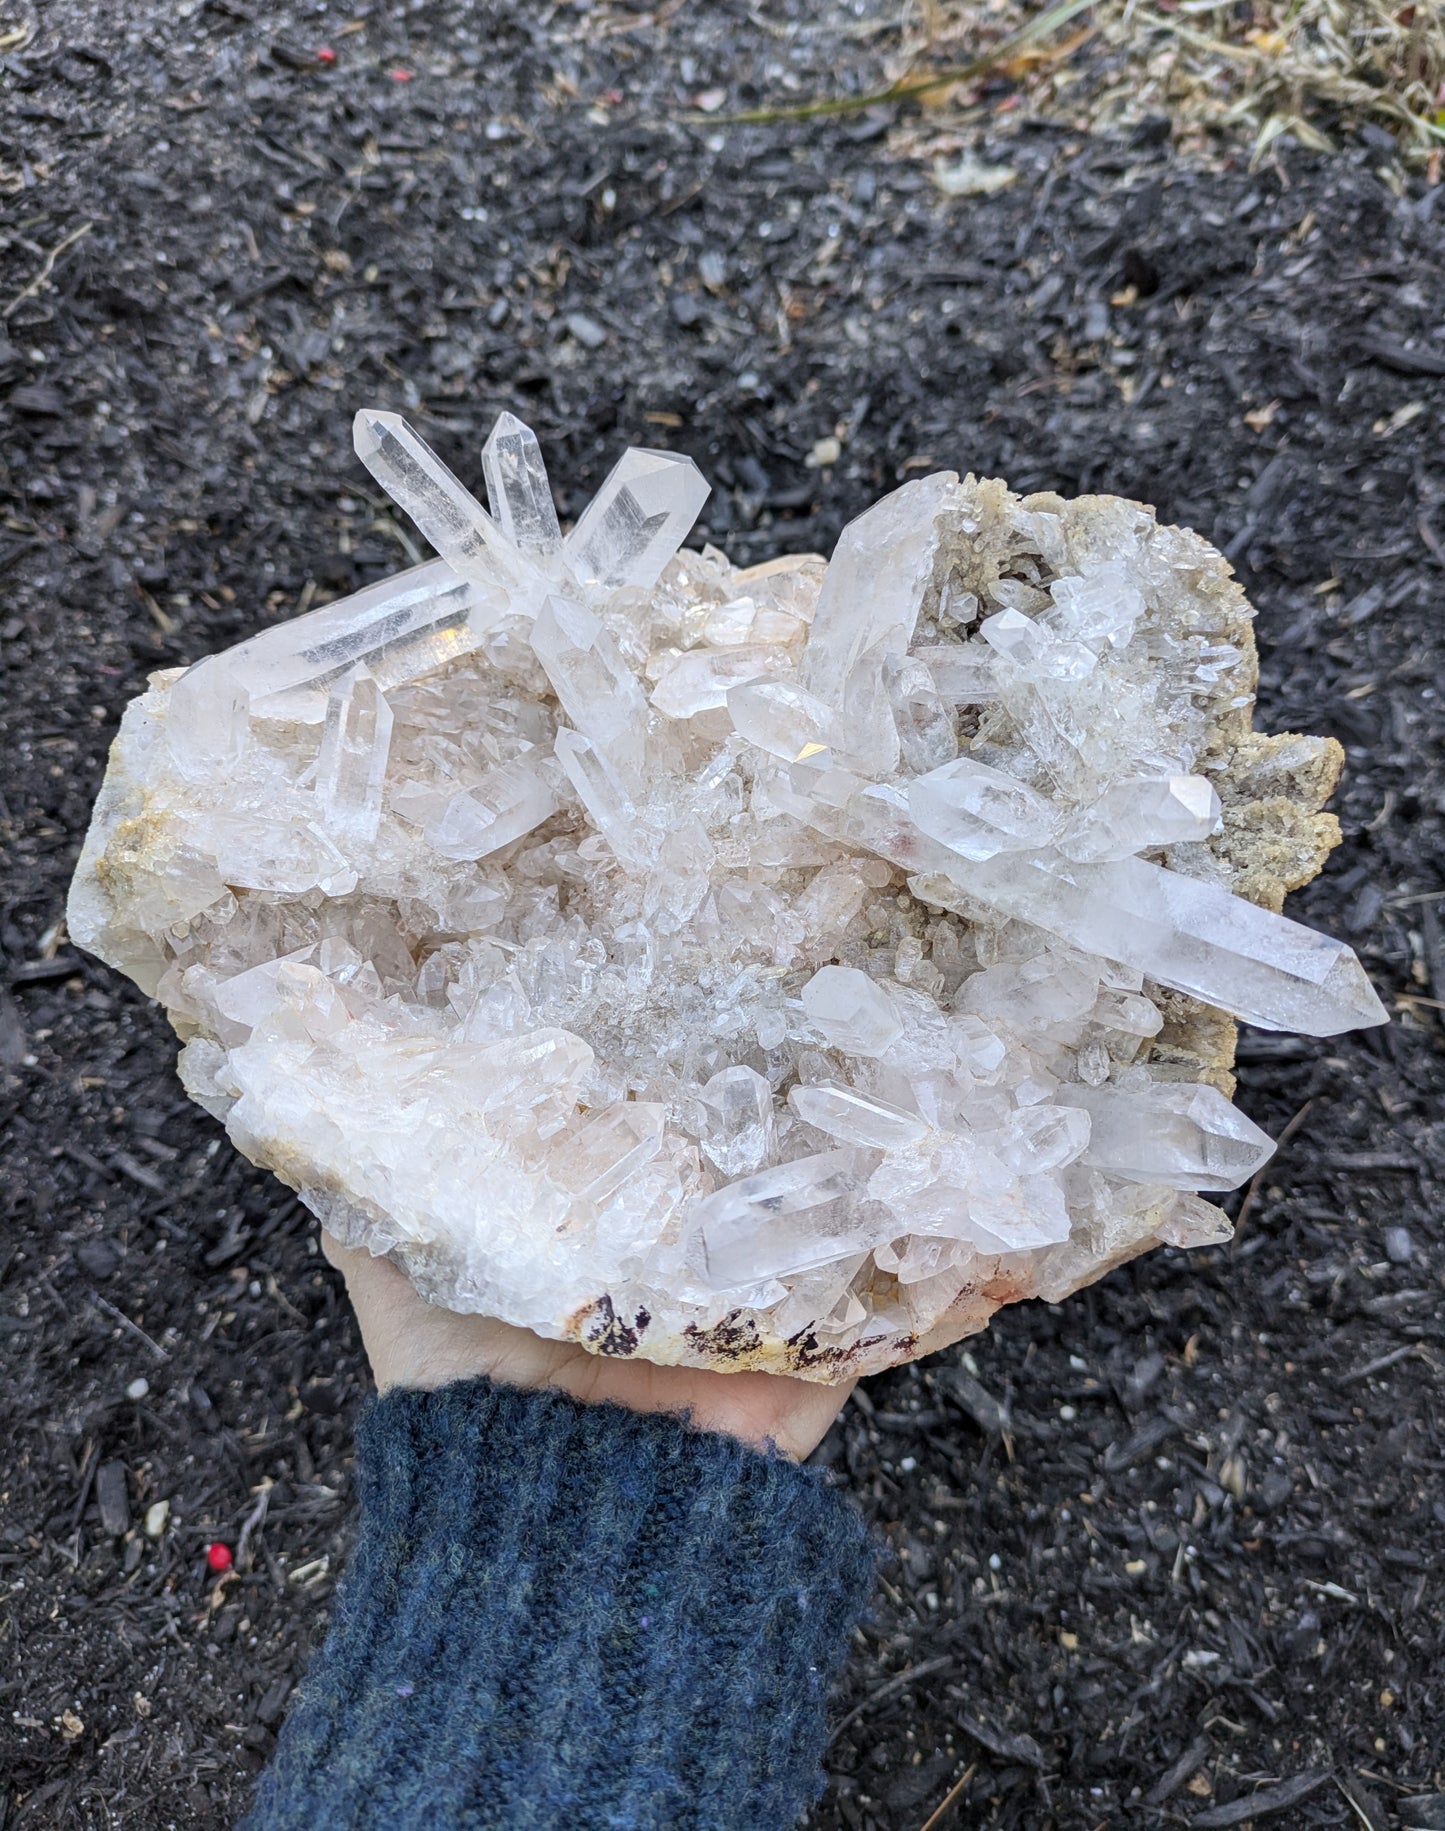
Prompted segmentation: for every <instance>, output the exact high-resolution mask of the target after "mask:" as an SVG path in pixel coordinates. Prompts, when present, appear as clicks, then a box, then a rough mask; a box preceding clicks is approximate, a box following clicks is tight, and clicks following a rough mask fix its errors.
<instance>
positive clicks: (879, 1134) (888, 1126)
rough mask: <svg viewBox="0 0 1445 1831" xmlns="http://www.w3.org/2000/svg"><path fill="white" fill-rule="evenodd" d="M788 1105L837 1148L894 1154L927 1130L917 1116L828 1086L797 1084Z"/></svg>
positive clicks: (834, 1086) (865, 1096)
mask: <svg viewBox="0 0 1445 1831" xmlns="http://www.w3.org/2000/svg"><path fill="white" fill-rule="evenodd" d="M788 1105H789V1106H791V1107H792V1109H793V1111H794V1112H795V1113H796V1114H797V1115H798V1117H799V1118H800V1119H802V1120H803V1121H804V1122H805V1123H806V1124H808V1125H815V1126H816V1127H817V1128H818V1130H819V1131H820V1132H827V1133H828V1134H829V1135H830V1136H831V1137H833V1138H836V1139H837V1140H838V1141H839V1143H840V1144H856V1145H859V1146H862V1147H864V1148H866V1149H877V1150H884V1151H888V1150H893V1149H894V1148H895V1147H897V1146H898V1145H903V1144H912V1143H914V1142H915V1141H916V1140H917V1139H919V1138H921V1137H922V1136H923V1135H924V1133H925V1132H926V1131H927V1130H928V1123H927V1121H926V1120H924V1119H921V1118H920V1117H919V1116H918V1114H917V1113H910V1112H905V1111H904V1109H903V1108H902V1107H899V1106H890V1105H889V1104H888V1103H887V1101H885V1100H876V1099H870V1098H869V1096H868V1095H867V1094H862V1093H859V1092H858V1090H857V1089H856V1088H853V1087H840V1086H836V1085H833V1084H830V1083H827V1082H824V1083H822V1084H820V1085H818V1086H813V1087H807V1086H804V1085H802V1084H801V1083H799V1085H798V1086H796V1087H794V1088H793V1089H792V1091H791V1092H790V1093H789V1095H788Z"/></svg>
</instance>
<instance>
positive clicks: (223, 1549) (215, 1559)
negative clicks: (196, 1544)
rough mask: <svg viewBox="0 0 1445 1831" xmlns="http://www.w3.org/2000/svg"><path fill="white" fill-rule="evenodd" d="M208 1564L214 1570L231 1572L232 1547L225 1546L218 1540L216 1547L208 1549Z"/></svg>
mask: <svg viewBox="0 0 1445 1831" xmlns="http://www.w3.org/2000/svg"><path fill="white" fill-rule="evenodd" d="M206 1562H207V1563H208V1564H209V1565H210V1567H211V1569H212V1570H229V1569H230V1568H231V1547H230V1546H229V1545H223V1544H222V1543H221V1541H220V1540H219V1539H217V1540H216V1542H215V1544H214V1545H207V1547H206Z"/></svg>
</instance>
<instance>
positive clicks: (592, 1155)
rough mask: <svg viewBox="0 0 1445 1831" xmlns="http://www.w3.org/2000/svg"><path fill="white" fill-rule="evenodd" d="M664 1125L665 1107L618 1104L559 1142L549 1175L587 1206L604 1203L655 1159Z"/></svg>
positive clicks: (632, 1102)
mask: <svg viewBox="0 0 1445 1831" xmlns="http://www.w3.org/2000/svg"><path fill="white" fill-rule="evenodd" d="M666 1125H667V1108H666V1107H665V1106H662V1105H660V1104H659V1103H657V1102H655V1101H647V1100H619V1101H618V1102H617V1103H616V1104H615V1105H613V1106H609V1107H606V1108H605V1109H604V1110H603V1111H602V1112H600V1113H596V1114H595V1115H594V1116H593V1117H592V1118H590V1119H589V1120H588V1121H587V1123H586V1124H585V1125H584V1126H582V1127H581V1129H580V1130H578V1131H576V1132H573V1133H571V1134H569V1135H568V1136H567V1137H566V1138H565V1139H563V1140H560V1141H559V1142H558V1143H557V1144H556V1145H555V1146H554V1148H553V1151H552V1154H551V1156H550V1158H549V1159H548V1163H547V1172H548V1174H549V1175H550V1176H551V1177H552V1179H553V1181H555V1182H559V1183H561V1184H562V1186H563V1187H564V1188H566V1189H570V1190H572V1191H573V1192H574V1193H575V1194H577V1195H579V1196H581V1198H582V1199H583V1201H588V1202H605V1201H607V1200H608V1199H609V1198H610V1197H611V1196H613V1195H615V1194H616V1193H617V1191H618V1190H619V1189H620V1188H621V1187H622V1185H623V1184H624V1183H625V1182H627V1181H628V1179H629V1178H630V1177H632V1176H635V1175H636V1174H637V1172H638V1171H639V1170H641V1169H643V1168H645V1167H646V1165H648V1164H650V1163H651V1162H652V1160H653V1158H654V1157H656V1156H657V1153H658V1152H659V1151H660V1150H661V1149H662V1141H663V1138H664V1136H665V1133H666Z"/></svg>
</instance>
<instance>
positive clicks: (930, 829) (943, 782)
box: [908, 757, 1059, 859]
mask: <svg viewBox="0 0 1445 1831" xmlns="http://www.w3.org/2000/svg"><path fill="white" fill-rule="evenodd" d="M908 811H909V813H910V814H911V815H912V816H913V820H914V822H915V824H916V825H917V827H918V829H919V831H920V832H921V833H925V834H927V835H928V837H929V838H930V839H936V840H938V841H939V843H940V844H942V845H945V846H947V847H948V848H949V850H950V851H953V852H957V853H958V854H959V855H960V856H961V857H963V858H971V859H983V858H992V857H993V856H994V855H995V854H996V853H999V852H1020V851H1027V850H1030V849H1032V848H1034V847H1036V846H1045V845H1047V844H1048V843H1049V841H1050V840H1051V839H1052V838H1053V836H1054V834H1055V833H1056V832H1057V831H1058V826H1059V814H1058V810H1057V809H1056V808H1055V807H1054V804H1053V803H1052V802H1051V801H1049V800H1047V799H1046V798H1045V797H1044V796H1043V795H1041V794H1039V793H1038V791H1037V790H1036V789H1032V788H1030V787H1029V785H1028V784H1027V783H1026V782H1020V781H1019V780H1018V779H1017V778H1016V777H1014V776H1010V775H1008V774H1006V773H1005V772H1004V771H1003V770H1001V769H993V768H991V767H990V766H989V765H988V764H987V763H976V762H974V761H973V759H972V758H971V757H959V758H958V759H957V761H955V762H952V763H945V764H944V765H943V766H942V767H941V768H938V769H934V770H931V771H930V772H929V773H928V774H927V775H923V776H918V777H917V778H915V780H914V781H912V782H911V783H910V784H909V786H908Z"/></svg>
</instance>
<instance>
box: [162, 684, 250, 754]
mask: <svg viewBox="0 0 1445 1831" xmlns="http://www.w3.org/2000/svg"><path fill="white" fill-rule="evenodd" d="M250 703H251V696H250V693H249V692H248V690H247V686H246V681H245V679H244V677H243V675H242V674H241V673H240V671H239V670H238V669H237V668H236V667H235V666H234V665H232V663H231V660H230V656H229V655H228V654H225V653H223V654H220V655H207V656H206V657H205V658H204V660H201V661H198V662H196V663H195V664H194V666H192V667H188V668H187V669H186V671H185V673H184V674H182V675H181V677H180V679H179V680H178V681H177V682H176V684H175V685H174V686H173V687H172V688H171V696H170V702H169V704H168V706H167V708H166V743H167V746H168V748H169V750H170V753H171V758H172V760H173V761H174V763H175V765H176V767H177V769H179V770H180V772H181V774H182V775H183V776H190V777H202V776H207V775H210V774H212V773H213V772H215V771H218V770H224V769H227V768H229V767H231V766H232V765H234V764H236V763H239V762H240V760H241V756H242V753H243V752H244V751H245V748H246V742H247V738H248V736H249V718H248V714H249V711H250Z"/></svg>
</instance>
